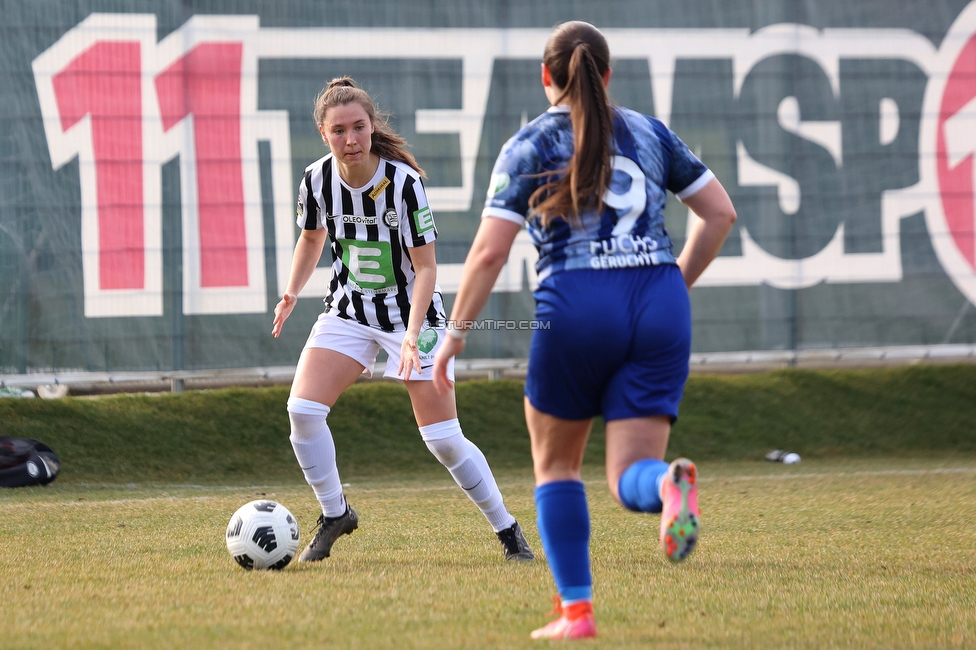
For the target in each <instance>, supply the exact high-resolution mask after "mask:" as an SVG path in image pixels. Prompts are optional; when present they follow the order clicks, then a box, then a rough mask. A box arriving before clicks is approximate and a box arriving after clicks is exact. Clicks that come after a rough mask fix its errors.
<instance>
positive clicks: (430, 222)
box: [413, 207, 434, 235]
mask: <svg viewBox="0 0 976 650" xmlns="http://www.w3.org/2000/svg"><path fill="white" fill-rule="evenodd" d="M413 224H414V230H415V231H416V233H417V234H418V235H422V234H424V233H425V232H427V231H428V230H433V229H434V215H432V214H431V213H430V208H429V207H425V208H421V209H419V210H417V211H416V212H414V213H413Z"/></svg>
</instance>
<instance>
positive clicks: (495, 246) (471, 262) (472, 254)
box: [434, 217, 522, 394]
mask: <svg viewBox="0 0 976 650" xmlns="http://www.w3.org/2000/svg"><path fill="white" fill-rule="evenodd" d="M521 229H522V226H521V224H517V223H515V222H513V221H506V220H505V219H496V218H494V217H484V218H483V219H482V220H481V225H480V226H479V227H478V233H477V234H476V235H475V237H474V243H473V244H471V250H470V251H468V257H467V259H465V261H464V270H463V271H462V272H461V287H460V288H459V289H458V293H457V297H456V298H455V299H454V309H453V310H452V311H451V321H450V322H449V323H448V330H449V333H450V330H453V331H454V332H455V334H452V335H449V336H448V337H447V341H445V343H444V345H443V346H441V349H440V350H439V351H438V352H437V356H436V357H435V358H434V388H436V389H437V390H438V392H440V393H441V394H444V393H446V392H447V391H448V390H450V388H451V382H450V381H448V379H447V362H448V360H449V359H450V358H451V357H453V356H455V355H457V354H458V353H459V352H461V350H463V349H464V338H463V337H464V336H465V335H466V331H467V325H465V323H467V322H469V321H473V320H474V319H475V318H477V317H478V314H479V313H481V310H482V309H483V308H484V306H485V303H486V302H488V296H490V295H491V289H492V287H494V286H495V280H497V279H498V274H499V273H500V272H501V270H502V267H503V266H505V263H506V262H507V261H508V254H509V253H510V252H511V250H512V243H513V242H514V241H515V236H516V235H518V232H519V230H521Z"/></svg>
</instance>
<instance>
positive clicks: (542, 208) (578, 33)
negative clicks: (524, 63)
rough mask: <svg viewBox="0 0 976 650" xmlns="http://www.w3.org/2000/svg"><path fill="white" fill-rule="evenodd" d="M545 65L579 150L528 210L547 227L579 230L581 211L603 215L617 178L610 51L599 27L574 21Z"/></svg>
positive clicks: (553, 43) (557, 36)
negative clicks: (559, 222) (558, 223)
mask: <svg viewBox="0 0 976 650" xmlns="http://www.w3.org/2000/svg"><path fill="white" fill-rule="evenodd" d="M543 62H544V63H545V64H546V67H548V68H549V74H550V78H551V79H552V83H553V84H554V85H555V86H556V87H558V88H560V89H562V91H563V95H562V96H561V97H560V98H559V99H558V101H557V103H559V102H565V103H568V104H569V107H570V119H571V121H572V124H573V143H574V150H573V156H572V158H570V160H569V164H568V167H567V168H566V169H559V170H554V171H553V173H552V174H551V176H550V178H551V180H549V181H547V182H546V184H545V185H543V186H542V187H540V188H539V189H537V190H536V191H535V192H534V193H533V194H532V196H531V197H530V198H529V206H530V207H531V208H532V210H533V211H534V212H535V213H536V214H539V215H540V216H541V218H542V223H543V225H549V223H550V222H551V221H552V220H553V219H555V218H556V217H563V218H565V219H567V220H568V221H569V222H570V223H573V224H578V223H579V218H580V216H579V215H580V212H581V210H586V209H596V210H597V211H599V210H601V209H602V207H603V193H604V192H605V191H606V188H607V185H608V184H609V182H610V175H611V173H612V170H611V160H610V153H611V151H612V145H613V112H612V108H611V106H610V98H609V97H608V95H607V90H606V88H605V87H604V85H603V78H604V75H605V74H606V72H607V70H609V69H610V48H609V47H608V46H607V40H606V38H604V36H603V34H602V33H600V30H598V29H597V28H596V27H594V26H593V25H591V24H589V23H585V22H582V21H572V22H568V23H563V24H561V25H559V26H557V27H556V28H555V30H553V33H552V35H551V36H550V37H549V41H548V42H547V43H546V49H545V52H544V53H543ZM557 175H558V176H559V177H558V178H552V176H557Z"/></svg>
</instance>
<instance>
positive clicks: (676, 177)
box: [668, 130, 715, 199]
mask: <svg viewBox="0 0 976 650" xmlns="http://www.w3.org/2000/svg"><path fill="white" fill-rule="evenodd" d="M668 134H669V135H670V137H671V143H670V144H671V147H670V149H671V166H670V167H669V169H668V189H669V190H671V191H672V192H673V193H674V194H675V196H677V197H678V198H679V199H684V198H685V197H688V196H691V195H692V194H694V193H695V192H697V191H698V190H700V189H701V188H703V187H705V185H706V184H708V182H709V181H710V180H712V179H713V178H714V177H715V175H714V174H712V172H711V170H709V169H708V167H706V166H705V164H704V163H703V162H702V161H700V160H699V159H698V156H696V155H695V154H693V153H692V152H691V150H690V149H689V148H688V145H686V144H685V143H684V142H682V141H681V138H679V137H678V136H677V134H676V133H675V132H674V131H671V130H669V131H668Z"/></svg>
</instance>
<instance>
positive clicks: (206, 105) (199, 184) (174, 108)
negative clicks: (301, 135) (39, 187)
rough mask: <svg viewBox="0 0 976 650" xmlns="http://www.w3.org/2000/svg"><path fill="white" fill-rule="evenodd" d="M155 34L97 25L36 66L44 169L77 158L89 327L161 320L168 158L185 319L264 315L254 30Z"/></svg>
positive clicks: (129, 22) (140, 19) (195, 26)
mask: <svg viewBox="0 0 976 650" xmlns="http://www.w3.org/2000/svg"><path fill="white" fill-rule="evenodd" d="M235 21H236V22H241V23H242V24H241V25H239V26H238V27H239V29H236V30H234V29H227V28H228V22H231V23H233V22H235ZM155 23H156V21H155V16H151V15H150V16H145V15H105V14H93V15H92V16H89V18H88V19H86V20H85V21H84V22H82V23H81V24H79V25H78V26H77V27H75V28H74V29H73V30H71V31H70V32H68V33H67V34H65V35H64V36H63V37H62V38H61V39H60V40H59V41H58V42H57V43H55V44H54V45H53V46H51V48H49V49H48V50H47V51H45V52H44V53H43V54H41V55H40V56H39V57H37V59H35V60H34V62H33V68H34V77H35V81H36V84H37V88H38V96H39V99H40V103H41V111H42V114H43V117H44V128H45V133H46V135H47V141H48V148H49V150H50V153H51V162H52V165H53V166H54V168H55V169H59V168H60V167H62V166H63V165H64V164H66V163H67V162H69V161H70V160H72V159H74V158H75V157H77V158H78V164H79V176H80V182H81V239H82V267H83V272H84V289H85V315H86V316H87V317H105V316H158V315H162V313H163V300H162V275H163V274H162V217H161V203H162V188H161V182H162V181H161V171H162V166H163V164H164V163H166V162H167V161H169V160H171V159H173V158H174V157H175V156H176V155H179V156H180V170H181V174H180V178H181V191H182V215H183V217H182V220H183V268H184V271H183V311H184V313H187V314H226V313H262V312H265V311H266V310H267V299H266V290H265V277H264V272H265V267H264V236H263V223H262V211H261V196H260V187H261V183H260V172H259V168H258V161H257V157H258V152H257V141H258V139H259V135H260V134H259V133H258V129H259V126H258V125H257V120H256V119H255V118H257V117H258V111H257V106H256V103H257V102H256V96H257V90H256V73H257V71H256V60H255V59H254V58H253V57H250V58H249V57H247V56H246V54H245V48H246V47H247V46H246V43H245V42H244V39H242V37H241V34H245V35H246V34H247V32H249V31H251V32H253V31H256V29H257V23H256V21H255V20H253V19H250V18H244V19H240V18H237V19H235V18H231V17H221V19H220V27H221V29H220V30H217V29H213V28H210V26H209V25H208V23H207V19H203V20H200V19H194V20H191V22H190V23H188V24H187V25H186V26H184V28H183V29H181V30H179V31H178V32H174V33H173V34H171V35H170V36H169V37H167V38H166V39H165V40H164V41H162V42H160V43H159V44H158V45H157V43H156V24H155ZM243 23H247V24H246V25H245V24H243ZM251 23H253V25H252V24H251ZM231 27H233V25H231ZM229 36H231V37H232V38H229ZM243 117H249V118H251V119H242V118H243ZM279 141H280V139H279ZM282 153H285V154H287V152H282ZM287 157H290V155H288V156H287ZM286 159H287V158H286Z"/></svg>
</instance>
